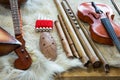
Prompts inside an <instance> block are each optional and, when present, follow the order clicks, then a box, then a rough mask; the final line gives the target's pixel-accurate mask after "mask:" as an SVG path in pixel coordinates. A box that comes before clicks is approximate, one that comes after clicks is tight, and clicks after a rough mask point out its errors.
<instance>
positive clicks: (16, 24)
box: [9, 0, 21, 35]
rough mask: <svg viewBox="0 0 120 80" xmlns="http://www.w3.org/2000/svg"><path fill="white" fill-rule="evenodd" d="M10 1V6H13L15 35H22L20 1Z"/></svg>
mask: <svg viewBox="0 0 120 80" xmlns="http://www.w3.org/2000/svg"><path fill="white" fill-rule="evenodd" d="M9 1H10V6H11V13H12V18H13V25H14V31H15V35H20V34H21V30H20V14H19V13H20V12H19V8H18V0H9Z"/></svg>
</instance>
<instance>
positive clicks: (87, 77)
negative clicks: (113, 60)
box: [55, 68, 120, 80]
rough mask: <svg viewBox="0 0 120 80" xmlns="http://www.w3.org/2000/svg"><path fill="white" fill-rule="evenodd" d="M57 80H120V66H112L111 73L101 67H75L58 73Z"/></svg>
mask: <svg viewBox="0 0 120 80" xmlns="http://www.w3.org/2000/svg"><path fill="white" fill-rule="evenodd" d="M55 80H120V68H111V70H110V72H109V73H105V72H104V71H103V69H102V68H100V69H86V70H83V69H80V68H74V69H72V70H68V71H66V72H63V73H62V74H58V75H57V76H56V78H55Z"/></svg>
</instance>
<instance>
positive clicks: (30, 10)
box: [0, 0, 83, 80]
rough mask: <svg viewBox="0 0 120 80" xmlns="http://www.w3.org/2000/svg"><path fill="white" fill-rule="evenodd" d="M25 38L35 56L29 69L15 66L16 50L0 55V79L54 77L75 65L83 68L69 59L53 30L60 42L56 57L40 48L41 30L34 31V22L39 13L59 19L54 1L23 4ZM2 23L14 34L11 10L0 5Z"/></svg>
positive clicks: (55, 36)
mask: <svg viewBox="0 0 120 80" xmlns="http://www.w3.org/2000/svg"><path fill="white" fill-rule="evenodd" d="M21 14H22V20H23V32H24V35H23V36H24V39H25V41H26V48H27V51H28V52H29V54H30V55H31V57H32V59H33V63H32V65H31V67H30V68H29V69H28V70H18V69H15V68H14V65H13V62H14V61H15V59H16V58H17V55H16V54H15V53H14V52H11V53H10V54H8V55H6V56H1V57H0V80H53V79H54V77H53V76H54V75H55V73H60V72H63V71H66V70H67V69H70V68H72V67H76V66H78V67H83V65H82V63H81V62H80V60H78V59H68V58H67V57H66V55H65V52H64V50H63V48H62V46H61V42H60V40H59V37H58V34H57V32H56V30H55V29H54V30H53V31H52V32H51V34H52V36H53V37H54V39H55V41H56V43H57V55H58V56H57V59H56V60H55V61H49V60H47V59H46V58H45V57H44V55H43V54H42V53H41V52H40V50H39V38H40V33H36V32H35V30H34V25H35V21H36V20H37V18H38V15H39V14H40V15H41V16H42V17H48V18H51V19H53V20H56V19H57V10H56V7H55V4H54V2H53V0H44V1H43V0H28V2H27V3H26V4H25V5H24V6H22V7H21ZM0 26H1V27H2V28H4V29H5V30H6V31H8V32H9V33H10V34H11V35H13V36H14V29H13V23H12V17H11V12H10V10H9V9H6V8H4V7H2V6H0Z"/></svg>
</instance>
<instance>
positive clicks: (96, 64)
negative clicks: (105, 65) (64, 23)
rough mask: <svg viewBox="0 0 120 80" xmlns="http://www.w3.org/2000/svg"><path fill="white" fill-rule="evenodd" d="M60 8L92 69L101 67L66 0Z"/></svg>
mask: <svg viewBox="0 0 120 80" xmlns="http://www.w3.org/2000/svg"><path fill="white" fill-rule="evenodd" d="M62 6H63V8H64V10H65V12H66V14H67V16H68V18H69V20H70V22H71V24H72V26H73V28H74V31H75V32H76V34H77V36H78V38H79V40H80V41H81V43H82V45H83V48H84V49H85V51H86V53H87V55H88V57H89V58H90V61H91V63H92V65H93V67H94V68H98V67H100V66H101V62H100V60H99V58H98V57H97V55H96V53H95V52H94V50H93V48H92V47H91V45H90V43H89V41H88V40H87V38H86V36H85V35H84V33H83V31H82V29H81V28H80V26H79V24H78V21H77V20H76V17H75V15H74V13H73V11H72V9H71V8H70V6H69V5H68V2H67V1H66V0H63V1H62Z"/></svg>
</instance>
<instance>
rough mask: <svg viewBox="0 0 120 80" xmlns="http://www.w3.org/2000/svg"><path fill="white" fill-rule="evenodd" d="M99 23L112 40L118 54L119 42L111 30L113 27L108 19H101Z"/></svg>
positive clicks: (119, 49)
mask: <svg viewBox="0 0 120 80" xmlns="http://www.w3.org/2000/svg"><path fill="white" fill-rule="evenodd" d="M101 22H102V24H103V25H104V27H105V29H106V31H107V32H108V35H109V36H110V38H112V40H113V43H114V44H115V45H116V47H117V49H118V51H119V52H120V41H119V39H118V37H117V35H116V33H115V31H114V29H113V26H112V25H111V23H110V20H109V19H108V18H102V19H101Z"/></svg>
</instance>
